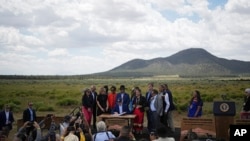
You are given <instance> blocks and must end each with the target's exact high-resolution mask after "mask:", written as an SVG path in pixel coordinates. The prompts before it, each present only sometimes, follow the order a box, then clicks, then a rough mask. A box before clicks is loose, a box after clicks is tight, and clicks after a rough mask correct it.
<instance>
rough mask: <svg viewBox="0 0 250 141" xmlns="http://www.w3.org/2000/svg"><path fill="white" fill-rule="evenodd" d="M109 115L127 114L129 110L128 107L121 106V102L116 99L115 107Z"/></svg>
mask: <svg viewBox="0 0 250 141" xmlns="http://www.w3.org/2000/svg"><path fill="white" fill-rule="evenodd" d="M111 113H112V114H129V113H130V110H129V108H128V106H126V105H123V104H122V100H121V99H120V98H119V99H117V104H116V105H115V107H114V109H113V110H112V112H111Z"/></svg>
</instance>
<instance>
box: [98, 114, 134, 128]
mask: <svg viewBox="0 0 250 141" xmlns="http://www.w3.org/2000/svg"><path fill="white" fill-rule="evenodd" d="M99 117H100V118H101V120H103V121H104V122H105V123H106V125H107V126H112V125H120V126H126V125H127V126H130V127H132V126H133V123H134V118H135V117H136V115H134V114H125V115H120V116H119V115H113V114H102V115H100V116H99Z"/></svg>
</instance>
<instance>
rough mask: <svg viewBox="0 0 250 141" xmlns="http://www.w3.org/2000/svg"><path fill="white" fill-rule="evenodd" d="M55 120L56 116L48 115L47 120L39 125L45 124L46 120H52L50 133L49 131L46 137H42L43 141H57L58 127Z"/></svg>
mask: <svg viewBox="0 0 250 141" xmlns="http://www.w3.org/2000/svg"><path fill="white" fill-rule="evenodd" d="M54 118H55V116H54V115H51V114H48V115H47V116H46V118H45V119H44V120H43V121H41V122H40V123H39V124H43V123H44V122H45V121H46V120H49V119H51V123H50V128H49V131H48V133H47V134H46V135H45V136H44V137H42V139H41V141H48V140H49V141H56V130H57V125H56V123H55V120H54Z"/></svg>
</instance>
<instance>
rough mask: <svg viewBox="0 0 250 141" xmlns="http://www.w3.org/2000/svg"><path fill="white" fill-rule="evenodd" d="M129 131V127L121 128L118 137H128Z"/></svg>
mask: <svg viewBox="0 0 250 141" xmlns="http://www.w3.org/2000/svg"><path fill="white" fill-rule="evenodd" d="M130 132H131V129H130V127H129V126H123V127H122V128H121V130H120V136H125V137H129V134H130Z"/></svg>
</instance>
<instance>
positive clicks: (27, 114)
mask: <svg viewBox="0 0 250 141" xmlns="http://www.w3.org/2000/svg"><path fill="white" fill-rule="evenodd" d="M32 112H33V116H32V117H33V120H32V119H31V113H30V109H29V108H27V109H26V110H24V111H23V122H26V121H36V111H35V110H34V109H32Z"/></svg>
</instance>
